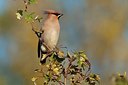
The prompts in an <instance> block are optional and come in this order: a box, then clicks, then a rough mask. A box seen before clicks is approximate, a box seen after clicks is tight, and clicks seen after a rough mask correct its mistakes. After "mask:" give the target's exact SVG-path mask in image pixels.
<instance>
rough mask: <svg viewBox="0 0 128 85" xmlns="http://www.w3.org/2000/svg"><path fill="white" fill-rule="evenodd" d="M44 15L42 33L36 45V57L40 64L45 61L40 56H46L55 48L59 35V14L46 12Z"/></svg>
mask: <svg viewBox="0 0 128 85" xmlns="http://www.w3.org/2000/svg"><path fill="white" fill-rule="evenodd" d="M44 13H45V14H47V18H46V20H45V21H44V23H43V26H42V29H41V31H42V32H43V33H42V34H41V36H40V38H39V43H38V57H39V58H41V63H44V62H45V60H46V58H45V57H43V56H42V54H47V53H48V52H50V51H53V50H54V48H55V47H56V44H57V42H58V38H59V33H60V24H59V18H60V17H61V16H62V14H61V13H58V12H56V11H54V10H47V11H45V12H44Z"/></svg>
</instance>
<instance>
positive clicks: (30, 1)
mask: <svg viewBox="0 0 128 85" xmlns="http://www.w3.org/2000/svg"><path fill="white" fill-rule="evenodd" d="M36 2H37V1H36V0H28V4H35V3H36Z"/></svg>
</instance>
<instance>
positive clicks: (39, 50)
mask: <svg viewBox="0 0 128 85" xmlns="http://www.w3.org/2000/svg"><path fill="white" fill-rule="evenodd" d="M38 58H41V41H40V39H39V41H38Z"/></svg>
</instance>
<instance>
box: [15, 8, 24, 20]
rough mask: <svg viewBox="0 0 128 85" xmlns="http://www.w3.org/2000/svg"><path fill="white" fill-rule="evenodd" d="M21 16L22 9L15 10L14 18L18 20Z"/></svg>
mask: <svg viewBox="0 0 128 85" xmlns="http://www.w3.org/2000/svg"><path fill="white" fill-rule="evenodd" d="M22 17H23V10H21V9H19V10H17V12H16V18H17V19H19V20H20V19H21V18H22Z"/></svg>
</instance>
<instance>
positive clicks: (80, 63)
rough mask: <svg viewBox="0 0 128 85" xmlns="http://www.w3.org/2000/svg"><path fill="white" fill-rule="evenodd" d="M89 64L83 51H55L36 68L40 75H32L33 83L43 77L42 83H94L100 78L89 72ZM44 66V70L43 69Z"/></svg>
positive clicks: (92, 84) (75, 84)
mask: <svg viewBox="0 0 128 85" xmlns="http://www.w3.org/2000/svg"><path fill="white" fill-rule="evenodd" d="M90 67H91V64H90V62H89V60H88V58H87V57H86V55H85V52H84V51H80V52H74V53H72V55H71V54H70V53H69V52H67V54H66V55H64V56H63V57H62V56H59V55H58V54H57V52H53V53H52V55H51V56H50V57H49V58H47V62H46V63H45V64H43V68H41V69H36V70H35V72H38V73H41V75H43V76H42V77H33V78H32V81H33V82H34V83H35V82H36V80H37V79H39V78H43V80H44V85H49V84H53V83H54V84H56V83H59V84H60V85H66V84H67V83H68V84H71V85H81V84H83V83H84V84H85V83H88V84H89V85H96V84H98V83H99V81H100V78H99V76H98V75H96V74H93V73H91V74H90ZM44 68H46V70H45V71H43V69H44Z"/></svg>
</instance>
